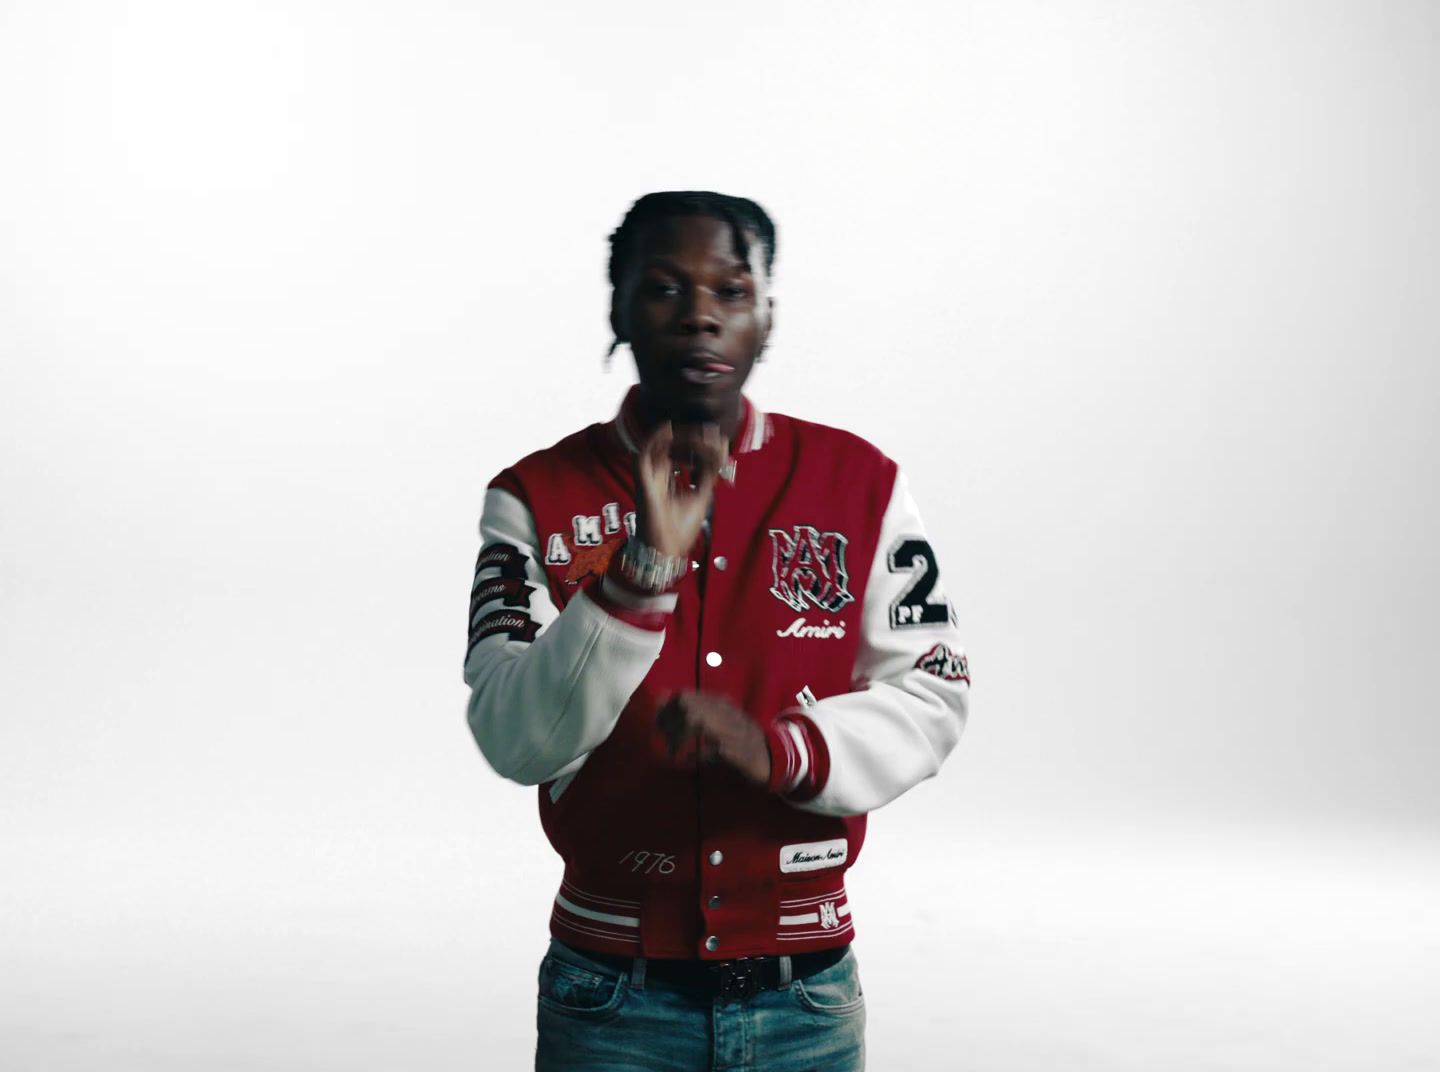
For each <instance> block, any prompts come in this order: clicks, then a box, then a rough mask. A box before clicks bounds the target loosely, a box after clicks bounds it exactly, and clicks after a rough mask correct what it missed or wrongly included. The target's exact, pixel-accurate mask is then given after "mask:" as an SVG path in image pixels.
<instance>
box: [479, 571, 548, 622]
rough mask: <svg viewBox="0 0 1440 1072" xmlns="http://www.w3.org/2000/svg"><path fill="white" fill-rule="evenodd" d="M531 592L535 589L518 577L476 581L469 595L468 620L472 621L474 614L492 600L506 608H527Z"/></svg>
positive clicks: (488, 578)
mask: <svg viewBox="0 0 1440 1072" xmlns="http://www.w3.org/2000/svg"><path fill="white" fill-rule="evenodd" d="M533 591H535V589H533V588H531V587H530V586H529V585H528V584H526V583H525V582H524V581H522V580H520V579H519V578H518V577H487V578H486V579H484V580H482V581H476V582H475V590H474V591H473V592H472V593H471V594H470V618H471V620H472V621H473V620H474V618H475V612H476V611H477V610H479V609H480V607H481V606H482V605H484V604H486V603H489V602H490V601H491V600H494V599H498V600H500V601H501V604H502V605H503V606H506V607H528V606H530V593H531V592H533Z"/></svg>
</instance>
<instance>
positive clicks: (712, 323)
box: [680, 287, 720, 335]
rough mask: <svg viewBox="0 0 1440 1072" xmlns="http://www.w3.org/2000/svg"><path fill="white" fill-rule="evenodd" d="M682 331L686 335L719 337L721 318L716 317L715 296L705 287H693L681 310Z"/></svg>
mask: <svg viewBox="0 0 1440 1072" xmlns="http://www.w3.org/2000/svg"><path fill="white" fill-rule="evenodd" d="M680 330H681V331H682V332H683V333H684V334H686V335H706V334H708V335H718V334H719V333H720V318H719V317H718V316H716V315H715V295H714V294H712V293H710V291H709V290H707V289H706V288H704V287H692V288H691V289H690V292H689V295H688V297H687V299H686V301H685V304H684V306H683V307H682V308H681V310H680Z"/></svg>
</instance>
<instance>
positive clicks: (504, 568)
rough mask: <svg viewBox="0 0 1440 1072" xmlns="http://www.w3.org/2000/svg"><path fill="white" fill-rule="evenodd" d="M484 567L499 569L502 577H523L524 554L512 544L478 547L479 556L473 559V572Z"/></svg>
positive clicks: (493, 544)
mask: <svg viewBox="0 0 1440 1072" xmlns="http://www.w3.org/2000/svg"><path fill="white" fill-rule="evenodd" d="M484 569H499V570H500V576H502V577H524V576H525V556H524V555H522V554H521V553H520V551H519V549H518V548H516V547H515V545H514V544H509V543H492V544H488V545H486V546H485V547H482V548H480V557H479V558H477V559H476V560H475V572H476V573H479V572H480V571H481V570H484Z"/></svg>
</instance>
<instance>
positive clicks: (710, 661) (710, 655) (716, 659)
mask: <svg viewBox="0 0 1440 1072" xmlns="http://www.w3.org/2000/svg"><path fill="white" fill-rule="evenodd" d="M724 661H725V660H724V659H722V658H721V657H720V653H719V652H718V651H711V652H706V654H705V665H706V666H719V665H720V664H721V663H723V662H724Z"/></svg>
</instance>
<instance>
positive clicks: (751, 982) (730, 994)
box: [710, 957, 763, 1004]
mask: <svg viewBox="0 0 1440 1072" xmlns="http://www.w3.org/2000/svg"><path fill="white" fill-rule="evenodd" d="M762 962H763V961H762V958H760V957H738V958H736V959H735V960H726V961H722V962H721V963H719V964H716V965H714V966H713V967H712V968H711V969H710V970H711V971H712V972H713V973H714V979H715V996H716V997H717V998H718V999H719V1000H720V1002H721V1003H722V1004H725V1003H727V1002H731V1001H745V1000H747V999H749V998H752V997H754V996H755V995H756V994H758V993H759V992H760V982H761V980H760V965H761V963H762Z"/></svg>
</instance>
